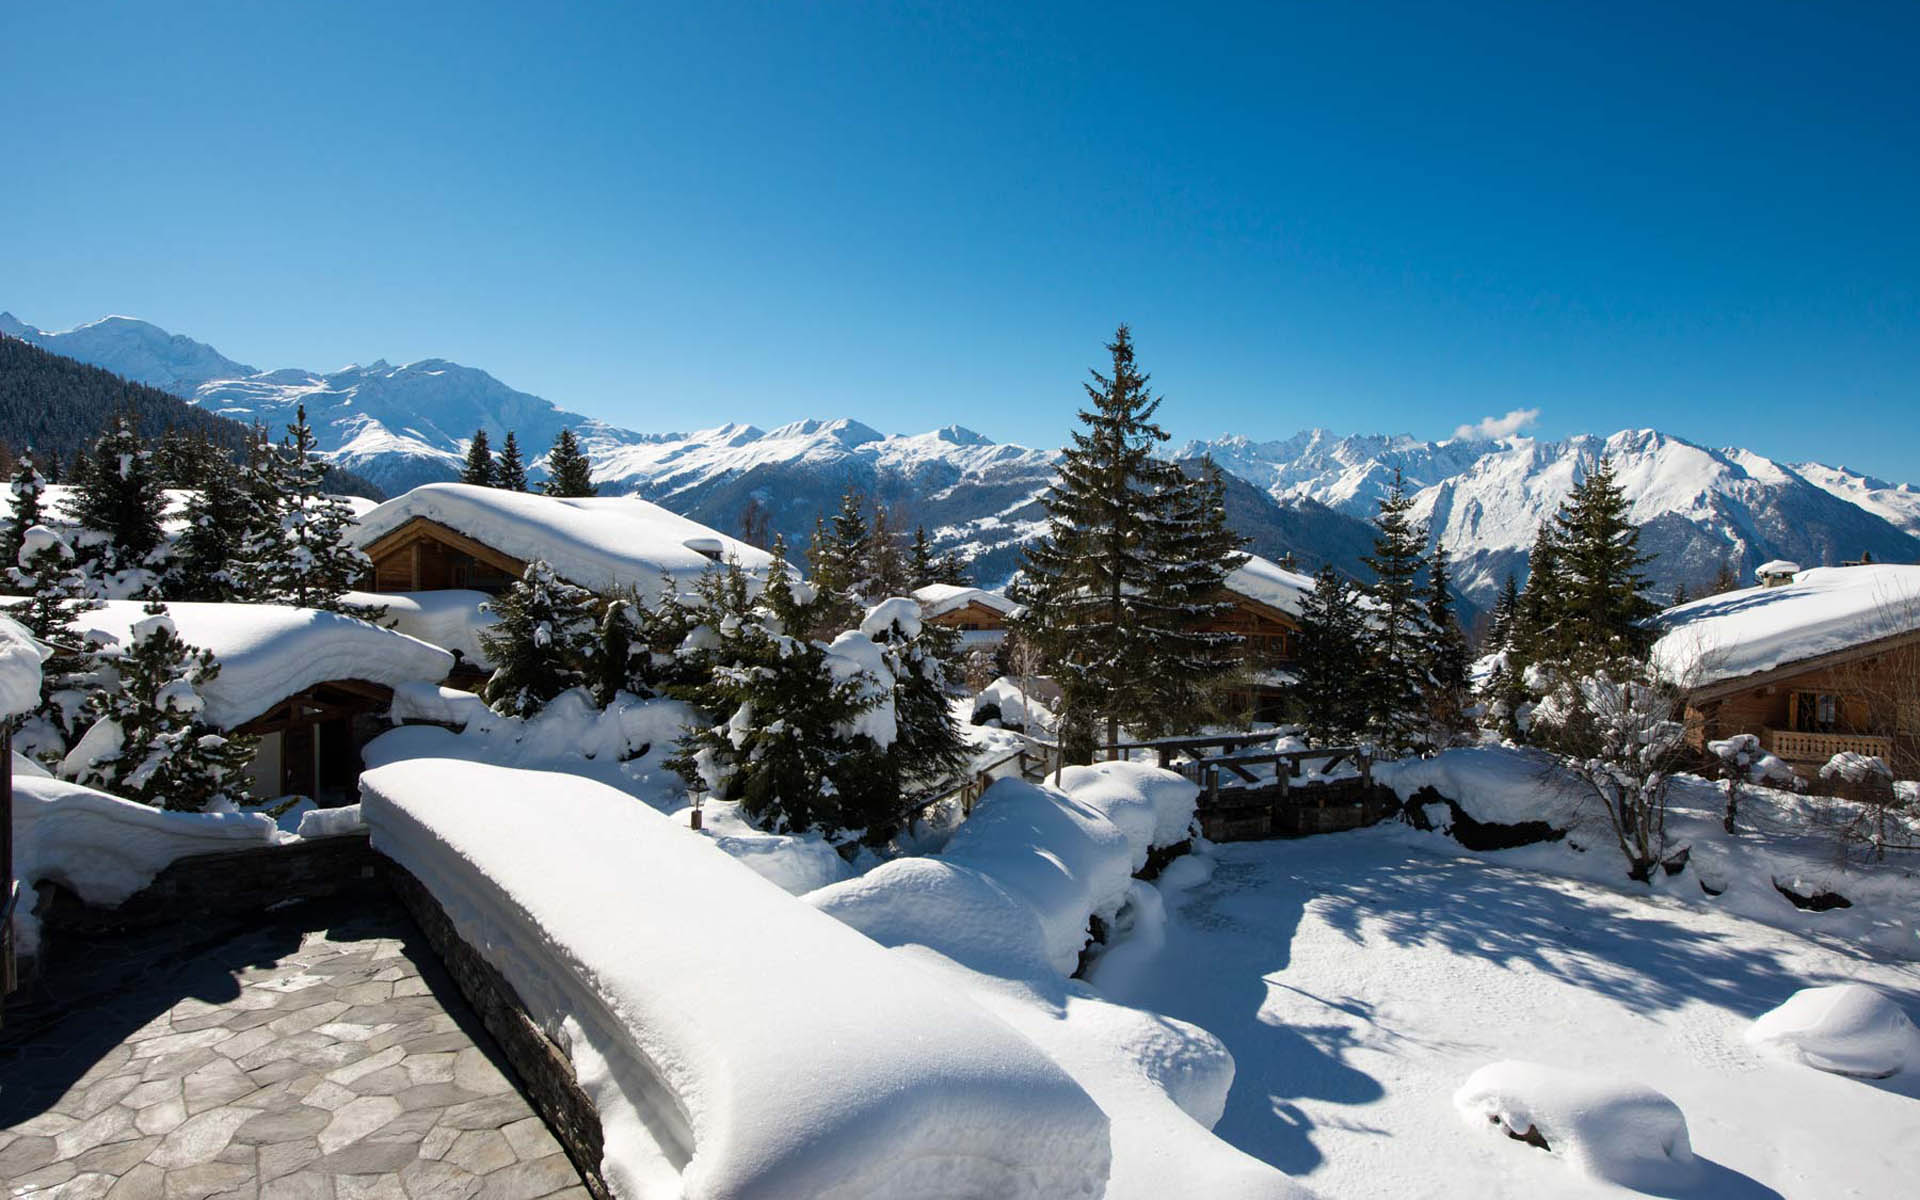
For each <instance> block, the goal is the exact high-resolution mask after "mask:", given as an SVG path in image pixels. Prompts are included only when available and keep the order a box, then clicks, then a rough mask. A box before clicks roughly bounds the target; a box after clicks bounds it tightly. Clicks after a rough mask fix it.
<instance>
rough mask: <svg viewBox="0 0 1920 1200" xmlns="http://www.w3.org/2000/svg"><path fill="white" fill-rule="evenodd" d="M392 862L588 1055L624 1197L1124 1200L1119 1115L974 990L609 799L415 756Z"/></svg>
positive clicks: (398, 770)
mask: <svg viewBox="0 0 1920 1200" xmlns="http://www.w3.org/2000/svg"><path fill="white" fill-rule="evenodd" d="M361 787H362V791H363V795H364V797H365V799H364V802H363V809H364V812H365V814H366V820H367V824H368V826H369V827H370V828H371V830H372V832H373V839H374V845H375V846H376V847H378V848H379V849H380V850H381V851H383V852H384V853H386V854H388V855H390V856H392V857H393V858H394V859H395V860H396V861H397V862H399V863H400V864H401V865H402V866H404V867H406V868H407V869H408V870H409V871H411V872H412V873H413V874H414V875H415V876H417V877H418V878H419V879H420V880H421V882H422V883H423V884H425V885H426V887H427V888H428V890H429V891H431V892H432V893H433V895H434V896H435V898H436V899H438V900H439V901H440V903H441V904H442V905H443V906H444V907H445V909H446V910H447V913H448V916H449V917H450V918H451V919H452V920H453V922H454V925H455V927H456V928H458V929H459V930H460V933H461V935H462V936H463V937H464V938H465V939H466V940H467V941H468V942H469V944H471V945H473V946H474V947H476V948H477V949H479V950H480V952H481V953H482V954H483V955H485V956H486V957H487V958H488V960H489V961H491V962H492V963H493V965H494V966H496V967H497V968H499V969H500V971H501V972H502V973H503V974H504V975H505V976H506V977H507V979H508V980H509V981H510V982H511V983H512V984H513V986H514V987H515V989H516V990H517V991H518V992H519V994H520V996H521V997H522V999H523V1000H524V1001H525V1002H526V1003H527V1005H528V1006H529V1008H530V1009H531V1010H532V1012H533V1013H534V1015H535V1017H536V1019H537V1020H539V1021H540V1022H541V1023H542V1024H543V1025H544V1027H545V1028H546V1029H547V1031H548V1033H549V1034H550V1035H552V1036H554V1037H555V1039H556V1040H557V1041H558V1042H559V1043H560V1044H561V1045H562V1046H564V1047H566V1048H567V1049H568V1051H569V1052H570V1054H571V1056H572V1058H573V1062H574V1066H575V1069H576V1071H577V1072H578V1074H579V1076H580V1079H581V1082H582V1084H583V1085H584V1086H585V1087H586V1088H587V1090H588V1093H589V1094H590V1095H591V1096H592V1097H593V1099H594V1102H595V1105H596V1107H597V1109H598V1110H599V1113H600V1115H601V1118H602V1121H603V1123H604V1125H605V1130H606V1156H605V1160H604V1162H603V1170H604V1173H605V1175H606V1177H607V1179H608V1182H609V1183H610V1184H611V1185H612V1186H613V1187H614V1189H615V1190H616V1192H618V1193H619V1194H620V1195H621V1196H623V1197H629V1198H632V1197H642V1196H683V1195H684V1196H686V1197H690V1198H692V1197H718V1196H727V1197H750V1196H764V1197H783V1198H785V1197H795V1198H797V1197H807V1196H828V1195H832V1196H845V1197H858V1196H895V1195H898V1196H907V1195H955V1196H959V1195H967V1196H1006V1197H1021V1196H1031V1197H1035V1198H1036V1200H1037V1198H1042V1197H1063V1196H1087V1197H1093V1196H1098V1195H1100V1194H1101V1191H1102V1188H1103V1185H1104V1181H1105V1179H1106V1177H1107V1174H1108V1170H1109V1163H1110V1151H1109V1148H1108V1130H1107V1119H1106V1117H1105V1116H1104V1115H1103V1114H1102V1113H1101V1112H1100V1110H1099V1109H1098V1108H1097V1107H1096V1106H1095V1105H1094V1104H1093V1102H1092V1101H1091V1100H1089V1099H1088V1098H1087V1096H1086V1095H1085V1093H1084V1092H1082V1091H1081V1089H1080V1088H1079V1087H1078V1086H1076V1085H1075V1083H1074V1082H1073V1081H1072V1080H1071V1079H1069V1078H1068V1077H1067V1075H1066V1074H1065V1073H1063V1072H1062V1071H1061V1070H1060V1069H1059V1068H1058V1067H1056V1066H1055V1065H1054V1064H1053V1063H1052V1062H1051V1061H1049V1059H1048V1058H1047V1057H1046V1056H1045V1055H1044V1054H1042V1053H1041V1052H1040V1051H1039V1050H1038V1049H1036V1048H1035V1047H1034V1046H1033V1045H1032V1044H1031V1043H1030V1042H1028V1041H1026V1040H1025V1039H1024V1038H1022V1037H1020V1036H1019V1035H1017V1034H1015V1033H1014V1032H1013V1031H1012V1030H1010V1029H1008V1028H1007V1026H1006V1025H1005V1024H1003V1023H1001V1022H999V1021H996V1020H994V1019H993V1018H992V1017H991V1016H989V1015H988V1014H987V1013H986V1012H985V1011H983V1010H982V1009H981V1008H979V1007H978V1006H977V1005H975V1004H973V1003H972V1002H970V1001H969V1000H968V999H967V998H966V997H965V996H964V995H963V994H962V993H961V992H960V991H959V990H958V989H956V988H953V987H952V986H950V985H947V984H945V983H943V982H942V981H941V980H939V979H938V978H937V977H936V976H934V975H933V974H930V973H928V972H925V971H922V970H918V969H916V968H914V967H913V966H912V965H911V964H909V963H907V962H906V961H904V960H902V959H900V958H899V957H897V956H895V955H891V954H888V953H886V952H885V951H883V950H882V949H881V948H880V947H878V946H877V945H875V944H874V943H873V942H872V941H869V940H868V939H866V938H864V937H861V936H860V935H858V934H857V933H855V932H854V931H853V930H851V929H848V928H847V927H846V926H844V925H842V924H840V923H839V922H837V921H834V920H832V919H830V918H828V917H826V916H824V915H822V914H820V913H817V912H815V911H813V910H811V909H810V908H808V907H807V906H806V905H804V904H801V903H798V902H796V901H795V900H793V898H792V897H790V896H788V895H787V894H786V893H785V892H783V891H781V890H780V889H779V888H777V887H775V886H773V885H772V884H770V883H768V882H766V881H765V880H763V879H761V878H760V877H759V876H758V875H756V874H754V873H753V872H752V871H750V870H748V869H746V868H744V867H743V866H741V865H740V864H739V863H737V862H735V861H734V860H733V859H732V858H730V857H728V856H727V855H726V854H724V853H722V852H721V851H720V850H719V849H717V848H716V847H714V846H713V845H712V844H710V843H709V842H707V841H706V840H705V839H702V838H700V837H697V836H695V835H693V834H692V833H690V832H689V831H687V830H685V829H684V828H680V827H678V826H676V825H675V824H673V823H672V822H670V821H669V820H668V819H667V818H666V817H663V816H661V815H660V814H659V813H656V812H654V811H652V810H651V809H649V808H647V807H645V806H644V805H640V804H636V803H634V802H633V800H632V799H631V798H630V797H628V796H625V795H623V794H621V793H619V792H617V791H614V790H613V789H611V788H608V787H605V786H602V785H600V784H596V783H594V782H592V781H590V780H586V779H581V778H577V777H573V776H566V775H555V774H548V773H532V772H525V771H515V770H510V769H504V768H498V767H483V766H478V765H475V764H471V763H463V762H456V761H452V760H444V759H415V760H412V761H408V762H402V763H396V764H393V765H391V766H386V767H381V768H377V769H375V770H373V771H369V772H368V773H367V774H366V775H365V776H364V777H363V778H362V781H361Z"/></svg>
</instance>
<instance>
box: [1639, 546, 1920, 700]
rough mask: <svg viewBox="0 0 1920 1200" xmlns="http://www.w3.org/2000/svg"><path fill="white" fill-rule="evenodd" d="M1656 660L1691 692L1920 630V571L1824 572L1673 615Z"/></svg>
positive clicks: (1666, 618)
mask: <svg viewBox="0 0 1920 1200" xmlns="http://www.w3.org/2000/svg"><path fill="white" fill-rule="evenodd" d="M1658 622H1659V627H1660V629H1661V631H1662V633H1661V636H1660V640H1659V641H1658V642H1656V643H1655V644H1654V648H1653V653H1654V659H1655V661H1656V662H1657V663H1658V664H1659V665H1660V668H1661V670H1663V671H1665V672H1666V673H1667V674H1668V675H1669V676H1670V677H1671V678H1673V679H1675V680H1676V681H1678V682H1680V683H1682V684H1683V685H1685V686H1687V687H1690V688H1700V687H1707V686H1710V685H1713V684H1717V683H1723V682H1726V681H1729V680H1734V679H1741V678H1745V677H1746V676H1749V675H1755V674H1758V673H1760V672H1763V671H1771V670H1775V669H1777V668H1779V667H1784V666H1787V665H1789V664H1792V663H1799V662H1806V661H1808V660H1810V659H1816V658H1821V657H1823V656H1825V655H1829V654H1835V653H1839V652H1842V651H1846V650H1851V649H1854V648H1856V647H1860V646H1865V645H1868V644H1871V643H1873V642H1878V641H1881V640H1883V639H1886V638H1890V637H1897V636H1900V635H1902V634H1908V633H1915V632H1920V566H1897V565H1891V564H1884V565H1883V564H1874V565H1867V566H1858V567H1816V568H1814V569H1812V570H1808V571H1802V572H1800V573H1799V574H1798V575H1796V576H1794V579H1793V582H1792V583H1785V584H1778V585H1776V586H1773V587H1751V588H1744V589H1742V590H1740V591H1737V592H1722V593H1721V594H1719V595H1717V596H1708V597H1706V598H1704V599H1701V600H1695V601H1693V602H1691V603H1688V604H1681V605H1678V606H1676V607H1674V608H1670V609H1668V610H1667V611H1666V612H1664V613H1662V614H1660V617H1659V618H1658Z"/></svg>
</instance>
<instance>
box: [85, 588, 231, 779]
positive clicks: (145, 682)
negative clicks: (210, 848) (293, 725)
mask: <svg viewBox="0 0 1920 1200" xmlns="http://www.w3.org/2000/svg"><path fill="white" fill-rule="evenodd" d="M146 611H147V616H146V617H145V618H143V619H142V620H140V621H138V622H136V623H135V625H134V627H133V640H132V642H131V644H130V645H127V646H125V647H121V648H119V649H117V650H116V651H114V652H112V653H111V654H110V655H109V656H108V659H109V661H110V663H111V667H112V670H111V672H110V674H111V676H112V679H111V681H110V683H109V686H108V688H107V689H106V690H103V691H100V692H97V693H96V694H95V696H94V698H93V702H92V704H91V705H90V706H89V709H90V713H91V715H92V717H93V723H92V724H91V725H90V726H89V727H88V729H87V732H86V733H85V734H83V735H81V738H80V740H79V742H78V743H77V744H76V745H75V746H74V748H73V751H72V752H71V753H70V754H69V755H68V756H67V759H66V760H65V762H64V763H63V765H62V768H61V774H62V776H63V777H65V778H68V779H72V780H73V781H75V782H77V783H81V784H85V785H86V786H88V787H95V788H99V789H100V790H102V791H106V792H111V793H113V794H114V795H116V796H124V797H126V798H127V799H129V800H137V801H139V802H140V803H142V804H149V805H152V806H154V807H156V808H167V809H172V810H174V811H178V812H203V811H206V810H208V809H209V808H216V807H224V806H227V805H234V804H240V803H243V802H244V801H245V800H246V799H247V765H248V764H249V763H250V762H251V761H252V760H253V752H254V749H255V742H254V739H252V738H248V737H241V736H238V735H232V734H222V733H220V732H219V731H218V730H216V729H215V728H214V727H213V726H211V725H209V724H207V722H206V721H205V719H204V718H203V717H202V716H201V713H202V711H203V710H204V708H205V706H206V702H205V700H204V699H203V698H202V695H201V691H202V689H203V688H204V687H205V686H206V684H207V683H208V682H210V681H211V680H212V679H213V678H214V677H215V676H217V675H218V674H219V673H220V665H219V664H218V663H217V662H215V661H214V658H213V655H212V653H211V652H209V651H206V650H199V649H195V648H194V647H192V646H189V645H187V644H186V643H185V642H184V641H183V640H181V638H180V634H179V631H178V630H177V629H175V628H174V624H173V621H172V619H171V618H170V617H168V616H167V610H166V606H165V605H164V604H159V603H155V604H151V605H148V606H147V610H146Z"/></svg>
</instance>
